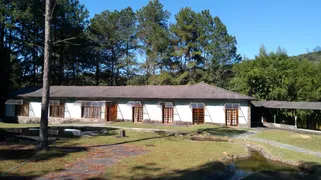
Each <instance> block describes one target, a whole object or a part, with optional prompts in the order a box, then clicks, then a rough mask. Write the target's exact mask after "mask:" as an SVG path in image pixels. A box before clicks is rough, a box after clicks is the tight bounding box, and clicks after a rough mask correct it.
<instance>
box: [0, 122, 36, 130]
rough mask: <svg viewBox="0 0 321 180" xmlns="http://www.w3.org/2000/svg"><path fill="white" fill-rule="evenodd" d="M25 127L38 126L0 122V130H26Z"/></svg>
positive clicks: (34, 125)
mask: <svg viewBox="0 0 321 180" xmlns="http://www.w3.org/2000/svg"><path fill="white" fill-rule="evenodd" d="M26 127H39V124H18V123H4V122H0V129H1V128H26Z"/></svg>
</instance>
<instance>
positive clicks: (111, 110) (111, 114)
mask: <svg viewBox="0 0 321 180" xmlns="http://www.w3.org/2000/svg"><path fill="white" fill-rule="evenodd" d="M106 119H107V121H116V120H117V104H109V105H106Z"/></svg>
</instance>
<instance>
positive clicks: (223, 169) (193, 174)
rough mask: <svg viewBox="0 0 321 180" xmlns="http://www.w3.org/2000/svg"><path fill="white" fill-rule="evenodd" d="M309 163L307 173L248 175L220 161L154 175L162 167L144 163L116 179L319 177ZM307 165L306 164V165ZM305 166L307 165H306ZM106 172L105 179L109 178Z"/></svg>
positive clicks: (317, 169)
mask: <svg viewBox="0 0 321 180" xmlns="http://www.w3.org/2000/svg"><path fill="white" fill-rule="evenodd" d="M308 164H309V169H311V171H310V172H309V173H307V172H306V173H303V174H302V173H301V172H298V171H293V170H291V169H286V168H284V169H278V170H262V171H259V172H254V173H250V174H249V175H248V176H246V175H245V174H242V173H241V172H239V171H235V170H233V169H232V168H229V167H228V166H227V165H225V164H223V163H222V162H220V161H213V162H208V163H205V164H203V165H200V166H198V167H195V168H190V169H185V170H174V171H170V170H169V173H164V174H161V175H155V173H157V172H158V171H160V170H162V169H163V167H160V166H158V165H157V164H155V163H147V164H144V165H139V166H134V167H132V168H131V169H130V174H131V175H132V176H131V177H128V176H116V177H115V178H116V179H128V178H129V179H131V178H132V179H149V180H161V179H167V180H181V179H184V180H185V179H186V180H189V179H190V180H194V179H203V180H225V179H230V178H232V179H233V178H234V177H236V178H235V179H241V177H244V176H246V177H245V178H244V179H246V180H252V179H261V180H265V179H269V180H271V179H283V180H288V179H294V180H295V179H298V180H304V179H320V178H321V165H320V164H315V163H313V164H311V163H308ZM169 166H170V164H169ZM306 166H307V165H306ZM306 168H307V167H306ZM109 178H110V177H108V174H107V175H106V179H109Z"/></svg>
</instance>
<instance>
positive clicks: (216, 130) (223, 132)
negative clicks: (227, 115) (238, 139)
mask: <svg viewBox="0 0 321 180" xmlns="http://www.w3.org/2000/svg"><path fill="white" fill-rule="evenodd" d="M246 132H248V131H246V130H242V129H236V128H229V127H213V128H203V129H199V130H197V131H196V133H197V134H208V135H215V136H235V135H240V134H243V133H246Z"/></svg>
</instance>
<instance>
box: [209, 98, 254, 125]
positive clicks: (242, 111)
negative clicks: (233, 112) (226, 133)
mask: <svg viewBox="0 0 321 180" xmlns="http://www.w3.org/2000/svg"><path fill="white" fill-rule="evenodd" d="M226 103H235V104H240V108H239V111H238V116H239V124H247V122H248V103H247V101H233V102H226V101H212V102H205V122H206V123H219V124H225V110H224V105H225V104H226Z"/></svg>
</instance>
